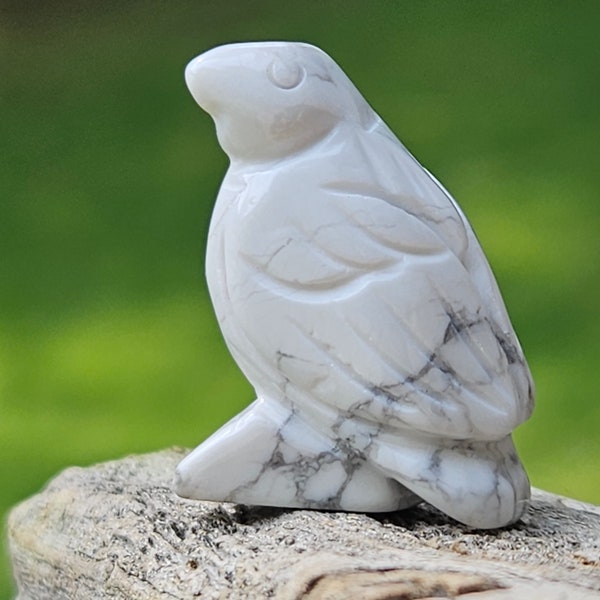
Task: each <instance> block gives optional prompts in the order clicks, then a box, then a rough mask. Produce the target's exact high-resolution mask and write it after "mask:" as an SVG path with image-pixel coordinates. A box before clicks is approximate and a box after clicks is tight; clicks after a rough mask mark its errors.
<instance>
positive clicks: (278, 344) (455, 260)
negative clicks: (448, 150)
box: [176, 42, 533, 528]
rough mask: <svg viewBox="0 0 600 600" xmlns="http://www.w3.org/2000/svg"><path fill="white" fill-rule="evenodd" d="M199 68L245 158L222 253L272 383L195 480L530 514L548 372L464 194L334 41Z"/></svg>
mask: <svg viewBox="0 0 600 600" xmlns="http://www.w3.org/2000/svg"><path fill="white" fill-rule="evenodd" d="M186 81H187V84H188V86H189V88H190V91H191V93H192V95H193V96H194V98H195V100H196V101H197V102H198V104H199V105H200V106H201V107H202V108H203V109H204V110H206V111H207V112H209V113H210V114H211V116H212V117H213V119H214V121H215V124H216V129H217V136H218V139H219V142H220V144H221V146H222V147H223V149H224V150H225V152H226V153H227V154H228V156H229V158H230V167H229V169H228V171H227V174H226V176H225V179H224V181H223V184H222V186H221V190H220V192H219V196H218V198H217V202H216V205H215V209H214V213H213V217H212V222H211V227H210V232H209V240H208V249H207V260H206V271H207V278H208V283H209V289H210V293H211V298H212V301H213V304H214V307H215V311H216V314H217V318H218V321H219V324H220V326H221V329H222V331H223V335H224V337H225V340H226V342H227V345H228V347H229V349H230V351H231V353H232V355H233V356H234V358H235V360H236V361H237V363H238V364H239V366H240V368H241V369H242V371H243V372H244V374H245V375H246V377H247V378H248V379H249V380H250V382H251V383H252V385H253V386H254V388H255V390H256V394H257V400H256V402H255V403H253V404H252V405H251V406H250V407H249V408H248V409H247V410H246V411H244V412H243V413H242V414H241V415H239V416H238V417H237V418H236V419H234V420H232V421H231V422H230V423H228V424H227V425H225V426H224V427H223V428H222V429H220V430H219V431H218V432H217V433H215V434H214V435H213V436H212V437H211V438H209V439H208V440H207V441H206V442H204V443H203V444H202V445H201V446H199V447H198V448H197V449H196V450H195V451H194V452H193V453H192V454H191V455H190V456H188V457H186V458H185V459H184V460H183V461H182V462H181V464H180V465H179V467H178V470H177V478H176V490H177V492H178V493H179V494H181V495H183V496H187V497H191V498H197V499H202V500H222V501H233V502H240V503H247V504H258V505H271V506H287V507H304V508H328V509H344V510H354V511H388V510H393V509H397V508H403V507H406V506H409V505H411V504H414V503H416V502H418V501H420V499H421V498H422V499H424V500H426V501H428V502H430V503H431V504H433V505H434V506H436V507H438V508H439V509H441V510H442V511H444V512H445V513H447V514H448V515H450V516H451V517H453V518H455V519H457V520H458V521H461V522H463V523H466V524H468V525H471V526H474V527H480V528H492V527H500V526H503V525H506V524H509V523H512V522H514V521H515V520H517V519H518V518H519V517H520V516H521V514H522V513H523V510H524V508H525V506H526V503H527V500H528V498H529V493H530V492H529V482H528V480H527V476H526V474H525V472H524V470H523V468H522V466H521V463H520V461H519V459H518V457H517V454H516V452H515V449H514V446H513V443H512V439H511V432H512V431H513V429H514V428H515V427H517V426H518V425H519V424H520V423H522V422H523V421H524V420H526V419H527V418H528V417H529V416H530V414H531V411H532V408H533V382H532V379H531V375H530V373H529V370H528V368H527V364H526V361H525V358H524V356H523V353H522V351H521V347H520V345H519V342H518V340H517V337H516V335H515V333H514V331H513V329H512V326H511V324H510V321H509V318H508V315H507V313H506V309H505V307H504V303H503V301H502V298H501V296H500V292H499V291H498V287H497V285H496V283H495V280H494V277H493V275H492V273H491V271H490V268H489V266H488V264H487V261H486V259H485V256H484V255H483V252H482V250H481V247H480V246H479V244H478V242H477V240H476V238H475V235H474V233H473V231H472V229H471V227H470V225H469V223H468V221H467V220H466V218H465V216H464V215H463V213H462V212H461V210H460V208H459V207H458V205H457V204H456V203H455V201H454V200H453V199H452V198H451V197H450V195H449V194H448V193H447V192H446V190H445V189H444V188H443V187H442V186H441V185H440V184H439V182H437V180H435V178H433V176H431V175H430V174H429V173H428V172H427V171H426V170H425V169H424V168H423V167H422V166H421V165H420V164H419V163H418V162H417V161H416V160H415V159H414V157H413V156H412V155H411V154H410V153H409V152H408V151H407V150H406V149H405V148H404V146H403V145H402V144H401V143H400V142H399V141H398V140H397V138H396V137H395V136H394V134H393V133H392V132H391V131H390V130H389V128H388V127H387V126H386V125H385V124H384V123H383V122H382V120H381V119H380V117H379V116H378V115H377V114H376V113H375V112H374V111H373V110H372V109H371V108H370V106H369V105H368V104H367V102H366V101H365V100H364V99H363V97H362V96H361V94H360V93H359V92H358V91H357V89H356V88H355V87H354V85H353V84H352V82H351V81H350V80H349V79H348V78H347V77H346V75H344V73H343V72H342V71H341V69H340V68H339V67H338V66H337V65H336V63H335V62H334V61H333V60H332V59H331V58H330V57H329V56H327V55H326V54H325V53H324V52H322V51H321V50H319V49H318V48H315V47H313V46H310V45H307V44H298V43H288V42H265V43H246V44H232V45H228V46H222V47H218V48H215V49H213V50H211V51H209V52H206V53H205V54H202V55H201V56H199V57H197V58H196V59H194V60H193V61H192V62H191V63H190V64H189V65H188V67H187V70H186Z"/></svg>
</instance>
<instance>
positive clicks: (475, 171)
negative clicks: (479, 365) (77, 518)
mask: <svg viewBox="0 0 600 600" xmlns="http://www.w3.org/2000/svg"><path fill="white" fill-rule="evenodd" d="M0 6H1V7H2V18H1V19H0V53H1V66H2V68H1V73H0V78H1V79H0V94H1V113H0V114H1V120H0V144H1V151H2V160H1V161H0V194H1V200H0V211H1V213H0V252H1V253H0V307H1V310H0V478H1V484H2V485H1V487H0V511H2V514H3V515H5V514H6V511H7V509H8V508H9V507H10V506H11V505H13V504H15V503H16V502H18V501H19V500H21V499H23V498H25V497H27V496H28V495H30V494H32V493H34V492H36V491H37V490H39V489H40V488H41V487H42V486H43V484H44V483H45V482H46V481H47V480H48V478H50V477H51V476H52V475H54V474H55V473H57V472H58V471H59V470H61V469H62V468H64V467H66V466H68V465H73V464H78V465H86V464H90V463H93V462H95V461H103V460H108V459H113V458H117V457H120V456H122V455H124V454H128V453H134V452H147V451H151V450H157V449H160V448H164V447H167V446H171V445H185V446H194V445H196V444H197V443H198V442H200V441H201V440H202V439H203V438H204V437H205V436H207V435H208V434H209V433H210V432H212V431H213V430H215V429H216V428H217V427H218V426H219V425H220V424H221V423H223V422H224V421H225V420H226V419H227V418H228V417H230V416H232V415H233V414H235V413H236V412H237V411H239V410H240V409H241V408H242V407H243V406H245V405H246V404H247V403H248V402H249V401H251V400H252V399H253V395H252V390H251V389H250V387H249V385H248V384H247V383H246V382H245V381H244V380H243V378H242V376H241V375H240V373H239V372H238V370H237V368H236V366H235V365H234V363H233V361H232V360H231V358H230V357H229V355H228V353H227V351H226V349H225V347H224V344H223V342H222V340H221V337H220V333H219V330H218V327H217V325H216V322H215V319H214V317H213V313H212V309H211V306H210V302H209V300H208V297H207V291H206V285H205V282H204V276H203V259H204V246H205V240H206V230H207V224H208V220H209V217H210V213H211V209H212V206H213V202H214V198H215V196H216V193H217V190H218V186H219V184H220V181H221V178H222V175H223V173H224V170H225V168H226V165H227V162H226V158H225V156H224V155H223V154H222V152H221V151H220V149H219V147H218V145H217V142H216V139H215V135H214V130H213V124H212V121H211V120H210V118H209V117H208V116H207V115H205V114H204V113H202V111H201V110H200V109H199V108H198V107H197V106H196V105H195V104H194V102H193V101H192V99H191V97H190V95H189V94H188V92H187V90H186V89H185V86H184V83H183V69H184V66H185V64H186V62H187V61H188V60H189V59H191V58H192V57H193V56H195V55H197V54H199V53H200V52H202V51H204V50H206V49H208V48H210V47H212V46H214V45H218V44H221V43H226V42H232V41H243V40H259V39H293V40H304V41H309V42H312V43H314V44H317V45H319V46H321V47H323V48H324V49H325V50H326V51H328V52H329V53H330V54H331V55H332V56H333V57H334V58H335V59H336V60H337V61H338V62H339V63H340V64H341V65H342V67H343V68H344V69H345V70H346V72H347V73H348V75H349V76H350V77H351V79H353V80H354V82H355V83H356V84H357V86H358V87H359V89H360V90H361V91H362V92H363V93H364V95H365V96H366V97H367V99H369V101H370V102H371V104H372V105H373V106H374V108H375V109H376V110H377V111H378V112H379V113H380V114H381V115H382V117H383V118H384V119H385V120H386V121H387V123H388V124H389V125H390V126H391V128H392V129H393V130H394V131H395V132H396V133H397V134H398V135H399V137H400V138H401V139H403V140H404V142H405V143H406V144H407V146H408V147H409V148H410V149H411V150H412V151H413V153H414V154H415V155H416V156H417V157H418V158H419V159H420V160H421V161H422V162H423V163H424V164H425V165H426V166H427V167H428V168H429V169H430V170H432V171H433V172H434V173H435V174H436V175H437V177H438V178H439V179H440V180H441V181H442V182H444V184H445V185H446V186H447V187H448V188H449V189H450V191H451V192H452V193H453V194H454V195H455V197H456V198H457V199H458V201H459V202H460V204H461V205H462V207H463V208H464V210H465V212H466V213H467V215H468V216H469V218H470V220H471V222H472V224H473V225H474V228H475V229H476V231H477V233H478V235H479V237H480V239H481V242H482V244H483V246H484V249H485V250H486V252H487V255H488V258H489V260H490V262H491V264H492V266H493V268H494V271H495V273H496V275H497V278H498V280H499V283H500V287H501V289H502V291H503V294H504V297H505V300H506V303H507V305H508V308H509V312H510V314H511V317H512V320H513V324H514V326H515V329H516V330H517V332H518V334H519V336H520V338H521V342H522V344H523V347H524V349H525V352H526V354H527V356H528V359H529V362H530V366H531V368H532V371H533V374H534V377H535V380H536V383H537V391H538V394H537V409H536V412H535V414H534V417H533V419H532V420H531V421H530V422H529V423H527V424H526V425H524V426H523V427H521V428H520V429H519V430H518V431H517V434H516V438H517V445H518V447H519V450H520V453H521V455H522V457H523V460H524V462H525V464H526V467H527V469H528V472H529V474H530V476H531V479H532V483H533V484H534V485H536V486H538V487H542V488H545V489H547V490H550V491H553V492H557V493H561V494H566V495H569V496H572V497H575V498H579V499H582V500H587V501H590V502H595V503H600V475H599V473H600V469H599V468H598V459H599V458H600V439H599V434H598V431H599V430H600V402H599V401H598V391H597V385H596V384H595V383H594V372H595V371H596V369H597V368H598V357H599V356H600V345H599V343H598V340H599V338H600V319H599V310H598V307H599V301H600V295H599V293H598V282H599V265H600V260H599V259H600V256H599V243H598V235H599V233H600V228H599V225H600V220H599V217H600V210H599V204H598V190H599V188H600V185H599V184H600V164H599V161H598V156H599V144H598V142H599V132H600V128H599V124H600V123H599V121H600V111H599V97H600V79H599V75H600V60H599V59H600V56H599V45H598V38H597V31H598V28H599V25H600V12H599V10H598V7H600V4H599V3H596V2H589V3H584V2H575V3H566V2H564V3H558V2H513V1H508V2H499V3H486V2H431V1H425V2H401V1H397V2H392V1H385V2H382V1H379V2H376V1H375V2H356V1H346V2H304V3H301V2H289V1H278V2H270V1H264V2H242V1H232V2H189V1H187V2H173V3H169V2H164V1H153V0H150V1H145V2H141V1H140V2H132V1H129V2H106V1H105V2H97V3H94V2H88V3H84V2H40V3H37V2H34V1H31V0H30V1H29V2H19V1H14V2H5V1H2V2H1V3H0ZM6 563H7V561H6V559H5V561H4V564H5V565H6ZM9 595H10V586H9V575H8V567H4V568H2V569H0V596H1V597H9Z"/></svg>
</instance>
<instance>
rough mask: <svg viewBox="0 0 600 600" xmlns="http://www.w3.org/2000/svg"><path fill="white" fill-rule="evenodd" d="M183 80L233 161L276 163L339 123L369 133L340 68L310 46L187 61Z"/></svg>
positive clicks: (234, 48) (251, 48)
mask: <svg viewBox="0 0 600 600" xmlns="http://www.w3.org/2000/svg"><path fill="white" fill-rule="evenodd" d="M185 79H186V83H187V85H188V87H189V89H190V91H191V93H192V96H193V97H194V99H195V100H196V102H197V103H198V104H199V105H200V106H201V107H202V108H203V109H204V110H205V111H207V112H208V113H209V114H210V115H211V116H212V117H213V119H214V121H215V124H216V127H217V136H218V138H219V143H220V144H221V146H222V148H223V150H225V152H226V153H227V154H228V155H229V157H230V158H231V159H241V160H245V161H250V162H262V161H268V160H276V159H279V158H283V157H285V156H288V155H290V154H293V153H295V152H298V151H301V150H303V149H305V148H306V147H308V146H310V145H312V144H314V143H315V142H317V141H318V140H320V139H322V138H323V137H325V136H326V135H327V134H328V133H329V132H331V131H332V130H333V129H334V128H335V127H336V125H337V124H338V123H339V122H340V121H342V120H343V121H350V122H355V123H356V124H357V125H359V126H363V127H369V126H370V125H371V124H372V122H373V120H374V119H376V118H377V117H376V115H375V113H374V112H373V111H372V109H371V108H370V107H369V105H368V104H367V103H366V101H365V100H364V99H363V97H362V96H361V95H360V93H359V92H358V90H357V89H356V88H355V87H354V85H353V84H352V82H351V81H350V80H349V79H348V77H346V75H345V74H344V72H343V71H342V70H341V69H340V68H339V67H338V66H337V64H336V63H335V62H334V61H333V60H332V59H331V58H330V57H329V56H328V55H327V54H325V53H324V52H323V51H321V50H319V49H318V48H316V47H314V46H311V45H309V44H303V43H292V42H256V43H240V44H229V45H226V46H219V47H217V48H213V49H212V50H209V51H208V52H205V53H204V54H201V55H200V56H198V57H197V58H195V59H194V60H192V61H191V62H190V63H189V65H188V66H187V68H186V71H185Z"/></svg>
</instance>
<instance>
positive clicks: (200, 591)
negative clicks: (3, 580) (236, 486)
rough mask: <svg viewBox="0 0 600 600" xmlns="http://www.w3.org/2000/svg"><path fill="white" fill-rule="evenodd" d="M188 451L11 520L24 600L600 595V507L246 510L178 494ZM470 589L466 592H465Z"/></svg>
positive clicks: (130, 465) (74, 471) (73, 483)
mask: <svg viewBox="0 0 600 600" xmlns="http://www.w3.org/2000/svg"><path fill="white" fill-rule="evenodd" d="M181 456H182V451H177V450H169V451H164V452H159V453H156V454H149V455H143V456H133V457H128V458H125V459H122V460H118V461H114V462H109V463H105V464H101V465H97V466H94V467H90V468H85V469H82V468H71V469H68V470H66V471H64V472H63V473H61V474H60V475H59V476H58V477H56V479H54V480H53V481H52V482H50V484H49V485H48V486H47V487H46V489H45V490H43V491H42V492H41V493H40V494H38V495H37V496H35V497H33V498H31V499H29V500H27V501H26V502H23V503H22V504H21V505H19V506H17V507H16V508H15V509H14V510H13V512H12V513H11V515H10V519H9V524H8V535H9V546H10V552H11V558H12V563H13V568H14V574H15V579H16V582H17V584H18V588H19V596H18V598H19V600H46V599H48V600H88V599H89V600H92V599H93V600H98V599H102V598H114V599H119V600H121V599H128V600H130V599H135V600H167V599H171V600H172V599H174V598H176V599H184V598H185V599H186V600H192V599H193V598H206V599H213V598H219V599H220V598H223V599H238V598H239V599H242V598H278V599H279V598H281V599H284V600H300V599H302V600H309V599H310V600H317V599H320V600H325V599H328V600H337V599H342V598H343V599H349V600H352V599H356V600H358V599H361V600H375V599H378V600H383V599H388V600H391V599H417V598H440V597H443V598H447V597H450V598H462V597H463V595H465V600H466V598H467V597H468V598H469V599H472V600H479V599H481V600H491V599H498V600H501V599H505V600H508V599H521V598H522V599H525V598H527V600H532V599H533V600H535V599H536V598H537V599H543V600H558V599H559V598H560V599H569V600H579V599H582V600H583V599H590V600H591V599H592V598H596V599H597V598H600V509H599V508H598V507H595V506H591V505H586V504H583V503H578V502H575V501H572V500H568V499H565V498H561V497H558V496H554V495H552V494H548V493H545V492H541V491H538V490H535V491H534V495H533V501H532V504H531V507H530V509H529V511H528V512H527V513H526V515H525V517H524V519H523V520H522V522H520V523H519V524H517V525H516V526H513V527H510V528H506V529H503V530H499V531H495V532H489V531H488V532H482V531H474V530H469V529H468V528H466V527H463V526H461V525H458V524H456V523H454V522H450V521H449V520H448V519H447V518H446V517H445V516H444V515H441V514H440V513H438V512H437V511H435V510H434V509H432V508H430V507H428V506H426V505H421V506H419V507H417V508H414V509H411V510H407V511H403V512H398V513H392V514H385V515H364V514H348V513H333V512H316V511H304V510H284V509H267V508H248V507H244V506H234V505H231V504H218V503H210V502H193V501H187V500H183V499H181V498H178V497H177V496H176V495H174V494H173V493H172V491H171V488H170V482H171V479H172V473H173V469H174V467H175V464H176V463H177V462H178V461H179V460H180V458H181ZM467 595H468V596H467Z"/></svg>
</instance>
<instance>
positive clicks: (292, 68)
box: [267, 59, 305, 90]
mask: <svg viewBox="0 0 600 600" xmlns="http://www.w3.org/2000/svg"><path fill="white" fill-rule="evenodd" d="M267 75H268V77H269V79H270V80H271V82H272V83H274V84H275V85H276V86H277V87H279V88H281V89H284V90H291V89H293V88H295V87H298V86H299V85H300V84H301V83H302V81H303V80H304V75H305V71H304V69H303V68H302V67H301V66H300V65H299V64H298V63H296V62H292V63H289V64H288V63H284V62H283V61H281V60H279V59H275V60H274V61H273V62H272V63H271V64H270V65H269V67H268V68H267Z"/></svg>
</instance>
